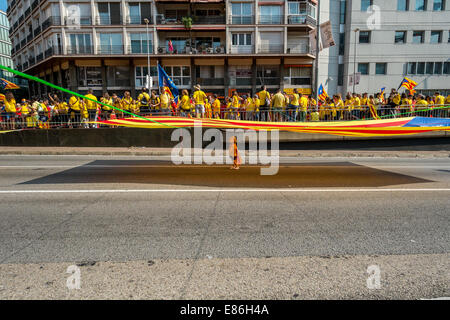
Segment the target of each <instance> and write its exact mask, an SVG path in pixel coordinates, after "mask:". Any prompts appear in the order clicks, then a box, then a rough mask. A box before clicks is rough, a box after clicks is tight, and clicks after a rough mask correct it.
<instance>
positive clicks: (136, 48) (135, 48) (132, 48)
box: [127, 44, 153, 54]
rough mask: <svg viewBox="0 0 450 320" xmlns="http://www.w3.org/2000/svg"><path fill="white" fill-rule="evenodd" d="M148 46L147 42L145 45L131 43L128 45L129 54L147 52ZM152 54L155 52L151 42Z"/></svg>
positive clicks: (150, 49)
mask: <svg viewBox="0 0 450 320" xmlns="http://www.w3.org/2000/svg"><path fill="white" fill-rule="evenodd" d="M147 49H148V47H147V45H146V44H144V45H140V44H139V45H129V46H127V54H147V53H148V51H147ZM149 51H150V54H153V45H152V44H150V48H149Z"/></svg>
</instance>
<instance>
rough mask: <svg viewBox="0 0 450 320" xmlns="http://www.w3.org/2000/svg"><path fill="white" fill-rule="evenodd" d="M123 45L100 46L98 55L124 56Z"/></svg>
mask: <svg viewBox="0 0 450 320" xmlns="http://www.w3.org/2000/svg"><path fill="white" fill-rule="evenodd" d="M123 53H124V46H123V45H100V46H98V47H97V54H123Z"/></svg>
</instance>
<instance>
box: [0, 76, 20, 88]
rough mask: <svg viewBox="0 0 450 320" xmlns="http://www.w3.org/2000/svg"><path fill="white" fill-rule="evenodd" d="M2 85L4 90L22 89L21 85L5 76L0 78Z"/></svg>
mask: <svg viewBox="0 0 450 320" xmlns="http://www.w3.org/2000/svg"><path fill="white" fill-rule="evenodd" d="M0 87H1V88H2V89H3V90H12V89H20V87H19V86H18V85H17V84H15V83H12V82H11V81H8V80H6V79H3V78H0Z"/></svg>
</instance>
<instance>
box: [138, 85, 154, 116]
mask: <svg viewBox="0 0 450 320" xmlns="http://www.w3.org/2000/svg"><path fill="white" fill-rule="evenodd" d="M137 100H138V102H139V110H140V111H141V112H142V113H149V112H150V111H151V106H150V95H149V94H148V92H147V88H142V90H141V93H140V94H139V95H138V98H137Z"/></svg>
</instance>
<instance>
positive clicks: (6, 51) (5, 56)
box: [0, 10, 14, 80]
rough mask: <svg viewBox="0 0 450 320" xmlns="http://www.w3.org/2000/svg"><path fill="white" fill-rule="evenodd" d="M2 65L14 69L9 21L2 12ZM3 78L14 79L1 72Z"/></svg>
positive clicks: (0, 75) (0, 31)
mask: <svg viewBox="0 0 450 320" xmlns="http://www.w3.org/2000/svg"><path fill="white" fill-rule="evenodd" d="M0 64H1V65H3V66H5V67H9V68H13V67H14V66H13V61H12V59H11V40H10V39H9V21H8V18H7V17H6V12H4V11H1V10H0ZM0 77H1V78H8V80H9V79H10V78H12V74H11V73H9V72H5V71H3V70H0Z"/></svg>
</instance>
